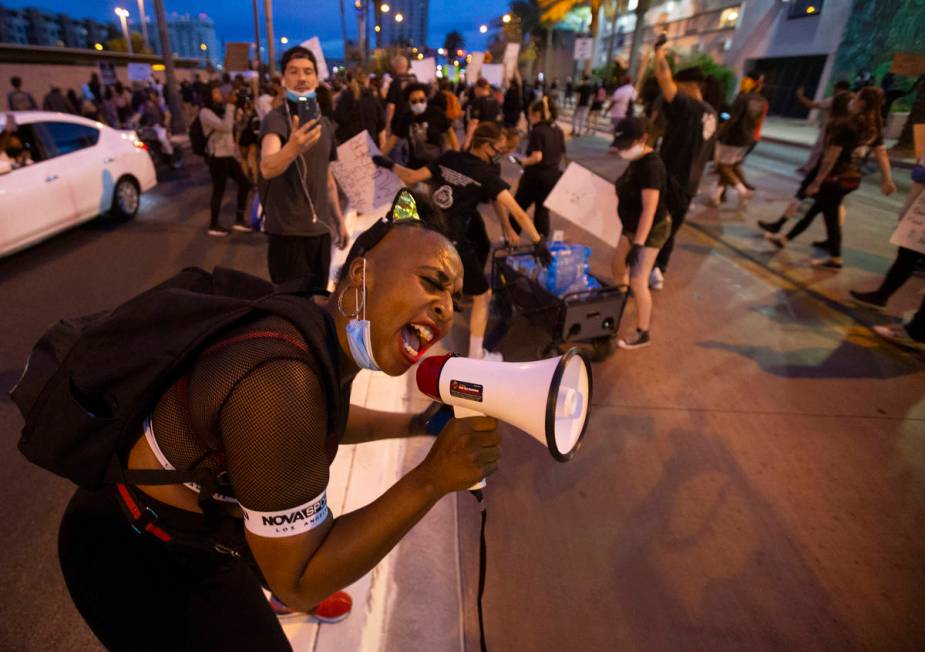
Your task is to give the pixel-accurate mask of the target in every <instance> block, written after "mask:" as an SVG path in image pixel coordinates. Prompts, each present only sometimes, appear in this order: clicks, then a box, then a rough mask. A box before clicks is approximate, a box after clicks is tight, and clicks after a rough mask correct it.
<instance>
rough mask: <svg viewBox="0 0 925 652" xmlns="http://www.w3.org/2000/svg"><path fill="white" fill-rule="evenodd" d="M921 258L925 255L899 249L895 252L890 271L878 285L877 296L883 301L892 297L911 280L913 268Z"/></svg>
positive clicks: (902, 248)
mask: <svg viewBox="0 0 925 652" xmlns="http://www.w3.org/2000/svg"><path fill="white" fill-rule="evenodd" d="M921 258H925V254H920V253H919V252H917V251H913V250H912V249H906V248H905V247H900V248H899V251H897V252H896V260H894V261H893V264H892V265H890V270H889V271H888V272H887V273H886V276H885V277H884V278H883V282H882V283H880V287H879V288H877V294H878V295H879V296H880V297H881V298H882V299H883V300H884V301H886V300H887V299H889V298H890V297H891V296H893V293H894V292H896V290H898V289H899V288H901V287H902V286H903V285H904V284H905V282H906V281H908V280H909V279H910V278H912V274H914V273H915V266H916V265H917V264H918V262H919V259H921Z"/></svg>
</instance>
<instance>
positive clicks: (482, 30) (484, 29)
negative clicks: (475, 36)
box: [479, 25, 488, 34]
mask: <svg viewBox="0 0 925 652" xmlns="http://www.w3.org/2000/svg"><path fill="white" fill-rule="evenodd" d="M479 31H480V32H481V33H482V34H484V33H485V32H487V31H488V25H482V26H481V27H479Z"/></svg>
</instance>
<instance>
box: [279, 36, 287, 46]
mask: <svg viewBox="0 0 925 652" xmlns="http://www.w3.org/2000/svg"><path fill="white" fill-rule="evenodd" d="M279 42H280V43H282V44H283V45H286V43H288V42H289V39H288V38H287V37H285V36H280V37H279Z"/></svg>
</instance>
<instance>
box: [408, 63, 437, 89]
mask: <svg viewBox="0 0 925 652" xmlns="http://www.w3.org/2000/svg"><path fill="white" fill-rule="evenodd" d="M411 74H412V75H414V76H415V78H417V80H418V81H419V82H421V83H422V84H430V83H431V82H435V81H437V60H436V59H434V58H433V57H427V58H426V59H412V60H411Z"/></svg>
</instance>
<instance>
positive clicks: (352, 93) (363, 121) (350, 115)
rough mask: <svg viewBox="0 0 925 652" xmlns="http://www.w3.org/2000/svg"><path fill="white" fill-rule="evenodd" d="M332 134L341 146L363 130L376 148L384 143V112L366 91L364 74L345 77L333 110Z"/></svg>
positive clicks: (356, 73) (366, 84)
mask: <svg viewBox="0 0 925 652" xmlns="http://www.w3.org/2000/svg"><path fill="white" fill-rule="evenodd" d="M333 117H334V122H336V123H337V129H336V131H335V132H334V133H335V135H336V136H337V142H338V143H344V142H346V141H348V140H350V139H351V138H353V137H354V136H356V135H357V134H358V133H360V132H361V131H363V130H364V129H365V130H366V131H368V132H369V135H370V136H372V139H373V142H374V143H376V146H377V147H379V148H382V147H383V143H384V139H385V127H386V125H385V108H384V107H383V106H382V102H380V101H379V99H378V98H377V97H376V95H375V94H374V93H373V91H372V89H371V88H370V87H369V75H367V74H366V73H365V72H362V71H358V72H349V73H347V86H346V88H344V89H343V91H341V93H340V96H339V97H338V100H337V106H336V107H335V108H334V115H333Z"/></svg>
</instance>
